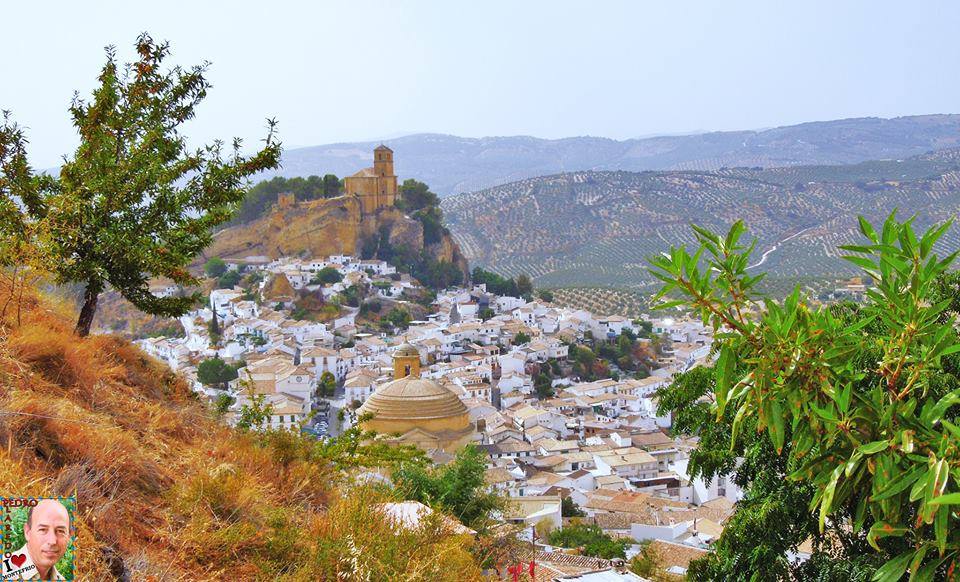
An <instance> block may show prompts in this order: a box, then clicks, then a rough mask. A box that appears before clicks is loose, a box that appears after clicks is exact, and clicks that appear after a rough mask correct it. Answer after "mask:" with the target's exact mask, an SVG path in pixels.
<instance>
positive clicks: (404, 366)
mask: <svg viewBox="0 0 960 582" xmlns="http://www.w3.org/2000/svg"><path fill="white" fill-rule="evenodd" d="M393 377H394V380H393V381H391V382H387V383H386V384H383V385H382V386H380V387H378V388H377V389H376V391H374V393H373V394H371V395H370V397H369V398H367V400H366V402H364V403H363V405H362V406H361V407H360V408H359V409H358V410H357V415H358V416H362V415H364V414H367V413H369V414H372V415H373V418H372V419H370V420H367V421H365V422H364V423H363V428H364V429H366V430H373V431H376V432H377V433H379V434H382V435H385V436H386V437H387V438H388V439H389V440H390V441H391V442H395V443H397V444H409V445H416V446H418V447H420V448H421V449H424V450H425V451H432V450H443V451H446V452H448V453H450V452H453V451H456V450H457V449H459V448H461V447H463V446H464V445H465V444H467V443H468V442H470V441H471V440H473V437H474V434H475V432H474V429H473V425H472V423H471V422H470V415H469V412H468V411H467V407H466V406H464V404H463V402H461V400H460V398H459V397H458V396H457V395H456V394H454V393H453V392H451V391H450V390H448V389H447V388H444V387H443V386H441V385H440V384H438V383H437V382H435V381H434V380H431V379H429V378H421V377H420V352H418V351H417V348H415V347H414V346H412V345H410V344H403V345H402V346H400V347H399V348H397V351H396V352H394V354H393Z"/></svg>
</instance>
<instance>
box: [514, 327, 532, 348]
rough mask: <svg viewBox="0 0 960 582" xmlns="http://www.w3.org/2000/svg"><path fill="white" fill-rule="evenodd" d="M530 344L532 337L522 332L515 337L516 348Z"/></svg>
mask: <svg viewBox="0 0 960 582" xmlns="http://www.w3.org/2000/svg"><path fill="white" fill-rule="evenodd" d="M528 343H530V336H529V335H527V334H525V333H523V332H522V331H518V332H517V335H515V336H513V345H515V346H522V345H524V344H528Z"/></svg>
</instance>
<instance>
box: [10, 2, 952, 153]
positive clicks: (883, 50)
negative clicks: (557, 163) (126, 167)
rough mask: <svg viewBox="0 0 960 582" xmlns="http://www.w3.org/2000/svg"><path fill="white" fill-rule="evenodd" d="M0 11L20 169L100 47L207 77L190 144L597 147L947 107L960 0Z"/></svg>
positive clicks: (60, 142)
mask: <svg viewBox="0 0 960 582" xmlns="http://www.w3.org/2000/svg"><path fill="white" fill-rule="evenodd" d="M137 4H138V3H136V2H129V1H128V2H122V3H121V2H96V1H92V0H88V1H82V2H78V1H72V2H62V3H54V2H30V3H28V2H8V3H5V5H4V6H3V8H2V13H0V14H2V20H3V33H2V35H0V50H2V55H3V56H2V58H0V109H10V110H12V111H13V113H14V117H15V119H16V120H17V121H19V122H20V123H21V124H22V125H24V126H26V127H27V128H28V135H29V138H30V141H31V149H30V151H31V153H32V162H33V163H34V165H35V166H38V167H49V166H53V165H56V164H57V163H58V161H59V158H60V156H61V155H62V154H64V153H67V152H69V151H71V150H72V148H73V147H75V145H76V137H75V134H74V131H73V128H72V127H71V125H70V122H69V119H68V115H67V110H66V109H67V106H68V104H69V102H70V97H71V95H72V94H73V91H75V90H78V91H80V92H81V94H87V93H89V91H90V90H91V89H92V88H93V86H94V83H95V80H96V76H97V73H98V71H99V69H100V67H101V66H102V64H103V60H104V57H103V47H104V46H105V45H107V44H114V45H117V46H118V48H119V52H120V55H121V57H123V60H130V59H131V58H132V52H133V51H132V46H133V42H134V40H135V38H136V36H137V34H138V33H139V32H141V31H148V32H150V33H151V34H152V35H153V36H154V38H156V39H164V40H169V41H170V42H171V44H172V47H173V55H172V57H171V59H170V60H169V62H170V63H177V64H182V65H192V64H197V63H199V62H201V61H203V60H209V61H211V62H212V63H213V65H212V68H211V70H210V73H209V77H210V79H211V81H212V82H213V84H214V87H213V90H212V91H211V92H210V96H209V97H208V99H207V100H206V101H205V102H204V104H203V105H202V106H201V108H200V110H199V111H198V116H197V119H196V120H195V121H194V122H192V123H191V125H190V127H189V132H188V133H189V135H190V136H191V138H192V140H191V141H196V142H197V143H199V142H201V141H209V140H211V139H213V138H215V137H223V138H231V137H233V136H239V137H243V138H245V139H247V140H248V141H253V140H256V139H259V138H260V137H262V135H263V125H264V123H263V120H264V119H265V118H266V117H270V116H275V117H277V118H278V120H279V122H280V126H279V127H280V136H281V139H282V140H283V142H284V144H285V146H286V147H287V148H293V147H299V146H306V145H315V144H322V143H330V142H335V141H356V140H367V139H375V138H380V137H395V136H397V135H400V134H406V133H414V132H422V131H430V132H441V133H451V134H457V135H463V136H474V137H479V136H485V135H517V134H526V135H535V136H539V137H547V138H556V137H565V136H572V135H595V136H605V137H612V138H618V139H622V138H627V137H637V136H643V135H649V134H658V133H682V132H689V131H697V130H725V129H754V128H762V127H771V126H776V125H788V124H793V123H799V122H803V121H813V120H825V119H836V118H843V117H860V116H883V117H892V116H898V115H912V114H922V113H957V112H960V105H958V97H960V75H958V74H957V68H958V64H960V58H958V57H960V43H958V42H957V39H956V30H957V25H958V24H960V2H955V1H953V2H946V1H945V2H922V1H913V2H878V1H870V2H866V1H864V2H853V1H838V0H831V1H828V2H817V1H811V0H804V1H802V2H800V1H798V2H794V3H793V7H784V6H783V4H785V3H784V2H772V1H770V0H761V1H756V2H733V1H724V2H718V1H713V0H710V1H703V2H676V1H671V2H653V1H649V2H647V1H641V0H632V1H626V2H613V1H602V0H583V1H580V2H561V1H558V0H551V1H549V2H538V1H530V0H522V1H516V0H513V1H503V2H500V1H492V0H486V1H483V2H461V1H440V0H437V1H432V2H414V1H399V0H394V1H383V2H363V1H357V0H350V1H349V2H347V1H344V2H283V1H280V0H275V1H272V2H240V1H233V2H208V1H203V0H193V1H191V2H178V1H167V0H164V1H163V2H151V3H149V4H147V3H143V4H144V5H149V6H150V9H146V8H137V7H136V6H137Z"/></svg>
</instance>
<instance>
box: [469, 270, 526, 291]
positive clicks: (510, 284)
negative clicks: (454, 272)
mask: <svg viewBox="0 0 960 582" xmlns="http://www.w3.org/2000/svg"><path fill="white" fill-rule="evenodd" d="M470 280H471V281H473V283H474V284H475V285H486V286H487V291H489V292H490V293H493V294H495V295H506V296H509V297H519V296H520V291H519V290H518V289H517V282H516V281H514V280H513V279H512V278H510V279H507V278H504V277H502V276H501V275H498V274H496V273H494V272H491V271H487V270H485V269H482V268H480V267H474V269H473V271H472V272H471V273H470Z"/></svg>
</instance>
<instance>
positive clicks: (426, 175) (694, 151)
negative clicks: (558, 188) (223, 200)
mask: <svg viewBox="0 0 960 582" xmlns="http://www.w3.org/2000/svg"><path fill="white" fill-rule="evenodd" d="M378 143H380V142H358V143H339V144H329V145H319V146H312V147H305V148H297V149H291V150H288V151H286V152H284V154H283V167H282V168H281V169H280V170H278V171H275V172H271V173H269V174H265V175H264V177H272V176H274V175H280V176H286V177H292V176H309V175H312V174H318V175H322V174H326V173H332V174H336V175H338V176H341V177H342V176H346V175H350V174H352V173H354V172H356V171H358V170H360V169H362V168H365V167H367V166H369V165H371V159H372V150H373V148H374V147H376V145H377V144H378ZM383 143H385V144H386V145H388V146H390V147H391V148H393V150H394V151H395V153H396V156H395V158H396V170H397V174H398V175H399V176H400V178H401V180H402V179H405V178H415V179H417V180H421V181H423V182H426V183H427V184H429V185H430V186H431V188H432V189H433V191H434V192H436V193H438V194H440V195H441V196H448V195H450V194H456V193H461V192H470V191H475V190H480V189H484V188H489V187H493V186H498V185H501V184H506V183H510V182H515V181H517V180H523V179H525V178H532V177H535V176H543V175H550V174H557V173H561V172H577V171H583V170H626V171H634V172H636V171H644V170H717V169H720V168H724V167H727V168H729V167H738V166H746V167H756V166H760V167H781V166H801V165H822V164H854V163H858V162H863V161H867V160H881V159H903V158H908V157H911V156H915V155H918V154H921V153H924V152H928V151H932V150H940V149H945V148H951V147H956V146H960V115H921V116H911V117H897V118H894V119H881V118H875V117H866V118H857V119H843V120H837V121H820V122H812V123H803V124H800V125H791V126H786V127H778V128H774V129H766V130H762V131H730V132H713V133H703V134H697V135H682V136H664V137H649V138H642V139H628V140H624V141H617V140H613V139H606V138H599V137H570V138H565V139H556V140H547V139H539V138H535V137H526V136H515V137H484V138H465V137H457V136H452V135H441V134H416V135H408V136H405V137H399V138H396V139H387V140H384V141H383Z"/></svg>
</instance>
